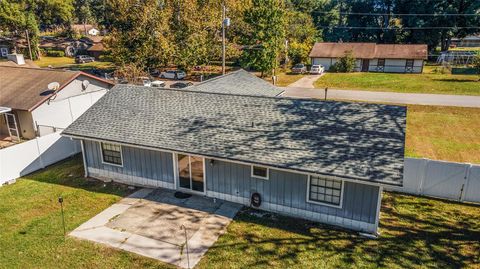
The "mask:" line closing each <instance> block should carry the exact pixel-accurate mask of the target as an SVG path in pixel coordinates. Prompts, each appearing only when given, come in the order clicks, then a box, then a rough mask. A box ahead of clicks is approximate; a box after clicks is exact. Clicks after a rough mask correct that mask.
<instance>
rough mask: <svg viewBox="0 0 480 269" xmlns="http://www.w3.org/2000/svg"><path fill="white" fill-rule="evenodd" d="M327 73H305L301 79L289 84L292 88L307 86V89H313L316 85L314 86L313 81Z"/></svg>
mask: <svg viewBox="0 0 480 269" xmlns="http://www.w3.org/2000/svg"><path fill="white" fill-rule="evenodd" d="M323 75H325V73H322V74H319V75H305V76H304V77H302V78H301V79H299V80H297V81H295V82H294V83H292V84H290V85H288V87H292V88H307V89H313V88H315V86H313V83H315V81H317V80H318V79H319V78H320V77H322V76H323Z"/></svg>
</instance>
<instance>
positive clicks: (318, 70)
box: [310, 64, 325, 74]
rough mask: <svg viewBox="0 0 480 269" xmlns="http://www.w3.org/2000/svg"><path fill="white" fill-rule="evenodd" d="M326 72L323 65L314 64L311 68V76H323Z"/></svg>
mask: <svg viewBox="0 0 480 269" xmlns="http://www.w3.org/2000/svg"><path fill="white" fill-rule="evenodd" d="M323 72H325V67H323V65H321V64H314V65H312V68H310V74H321V73H323Z"/></svg>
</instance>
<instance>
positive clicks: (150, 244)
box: [70, 189, 242, 268]
mask: <svg viewBox="0 0 480 269" xmlns="http://www.w3.org/2000/svg"><path fill="white" fill-rule="evenodd" d="M174 193H175V192H174V191H171V190H165V189H155V190H153V189H141V190H139V191H137V192H135V193H134V194H132V195H130V196H128V197H126V198H124V199H122V200H121V201H119V202H118V203H117V204H114V205H112V206H111V207H109V208H107V209H105V210H104V211H103V212H101V213H100V214H98V215H97V216H95V217H93V218H92V219H90V220H89V221H87V222H85V223H84V224H82V225H80V226H79V227H78V228H77V229H75V230H74V231H72V232H71V233H70V235H71V236H74V237H78V238H82V239H87V240H91V241H95V242H98V243H103V244H107V245H109V246H112V247H115V248H120V249H123V250H126V251H130V252H134V253H137V254H140V255H143V256H147V257H150V258H154V259H158V260H160V261H163V262H167V263H170V264H174V265H176V266H179V267H183V268H188V267H190V268H192V267H193V266H195V264H197V263H198V261H200V259H201V258H202V256H203V255H204V254H205V252H207V250H208V248H209V247H211V246H212V245H213V244H214V243H215V241H216V240H217V239H218V237H219V236H220V235H221V234H223V233H224V232H225V230H226V227H227V226H228V224H229V223H230V221H231V220H232V218H233V217H234V216H235V215H236V213H237V212H238V210H240V208H241V207H242V205H239V204H234V203H230V202H226V201H222V200H218V199H216V200H213V199H211V198H207V197H202V196H195V195H193V196H191V197H189V198H186V199H179V198H175V197H174ZM182 226H184V227H186V234H187V240H188V256H189V259H187V251H186V246H185V230H183V229H182V228H181V227H182Z"/></svg>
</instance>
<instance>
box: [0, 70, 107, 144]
mask: <svg viewBox="0 0 480 269" xmlns="http://www.w3.org/2000/svg"><path fill="white" fill-rule="evenodd" d="M0 81H1V83H0V84H1V86H0V87H1V94H0V107H2V110H1V111H0V114H1V115H0V143H1V145H2V147H5V146H9V145H11V144H12V143H15V142H18V141H20V140H28V139H33V138H35V137H37V136H42V135H45V134H49V133H52V132H54V131H56V130H57V129H59V130H61V129H63V128H66V127H67V126H68V125H69V124H70V123H71V122H72V121H73V120H74V119H75V118H76V117H78V116H79V114H81V113H83V112H84V110H86V108H85V107H89V106H90V105H91V103H93V102H94V101H96V100H97V99H99V98H100V97H101V96H102V95H103V94H105V91H106V90H108V89H110V88H111V87H113V84H112V83H111V82H109V81H106V80H103V79H101V78H98V77H95V76H92V75H89V74H87V73H83V72H78V71H77V72H73V71H63V70H53V69H43V68H29V67H21V66H18V67H13V66H0ZM49 85H50V87H49ZM74 96H83V97H84V98H83V99H82V101H75V102H87V104H83V103H82V104H81V107H82V109H84V110H83V111H80V110H79V109H80V104H77V103H75V102H74V101H69V100H67V99H69V98H71V97H74ZM76 108H77V109H76Z"/></svg>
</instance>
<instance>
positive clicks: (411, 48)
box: [310, 42, 427, 73]
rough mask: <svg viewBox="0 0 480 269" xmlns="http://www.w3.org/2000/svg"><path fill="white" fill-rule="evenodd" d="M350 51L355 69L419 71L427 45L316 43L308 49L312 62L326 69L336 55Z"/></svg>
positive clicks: (425, 56) (396, 71)
mask: <svg viewBox="0 0 480 269" xmlns="http://www.w3.org/2000/svg"><path fill="white" fill-rule="evenodd" d="M348 51H351V52H352V53H353V56H354V57H355V59H356V64H355V71H357V72H388V73H422V71H423V64H424V60H426V59H427V45H423V44H420V45H398V44H375V43H328V42H320V43H315V45H314V46H313V48H312V51H311V52H310V58H311V59H312V64H315V65H316V64H321V65H323V66H324V67H325V70H329V69H330V67H331V66H332V65H334V64H335V63H336V62H337V61H338V59H339V58H341V57H343V56H344V55H345V53H346V52H348Z"/></svg>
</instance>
